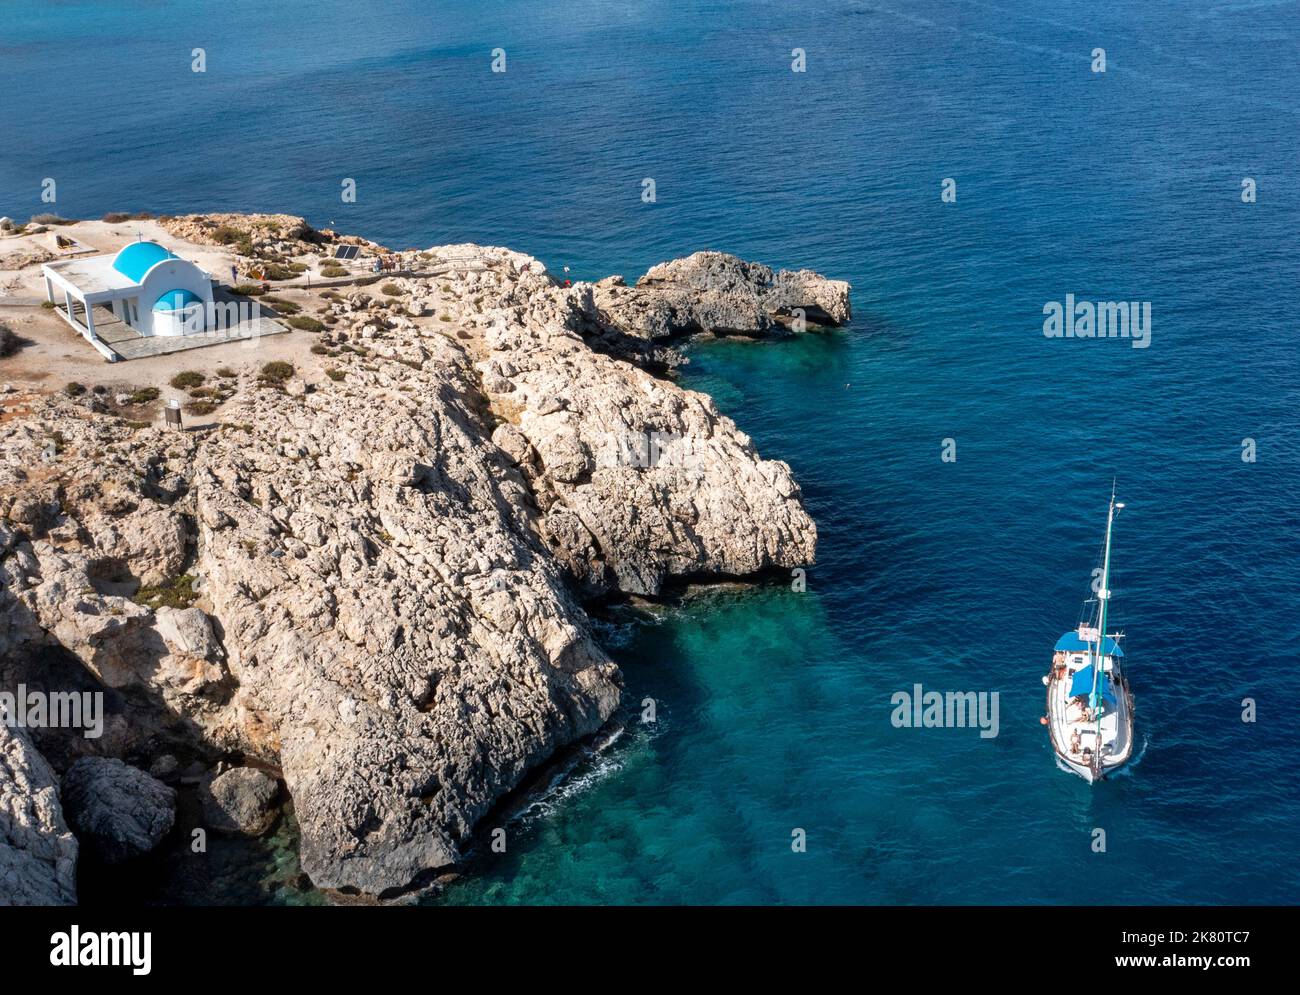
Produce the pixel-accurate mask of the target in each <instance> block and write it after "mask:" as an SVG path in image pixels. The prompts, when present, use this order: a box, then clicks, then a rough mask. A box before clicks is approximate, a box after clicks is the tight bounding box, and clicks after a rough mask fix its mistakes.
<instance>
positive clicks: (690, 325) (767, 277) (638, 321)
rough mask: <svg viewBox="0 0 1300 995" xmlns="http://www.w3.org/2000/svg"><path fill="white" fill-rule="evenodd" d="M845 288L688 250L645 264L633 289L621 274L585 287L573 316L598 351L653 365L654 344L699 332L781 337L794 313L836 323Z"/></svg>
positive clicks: (806, 273)
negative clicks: (685, 253)
mask: <svg viewBox="0 0 1300 995" xmlns="http://www.w3.org/2000/svg"><path fill="white" fill-rule="evenodd" d="M850 289H851V288H850V287H849V285H848V284H847V283H845V282H844V281H843V280H828V279H827V278H825V277H823V276H822V275H821V274H819V273H814V272H812V271H811V270H798V271H790V270H781V271H779V272H777V271H774V270H772V269H771V267H768V266H764V265H762V264H761V263H751V262H746V261H745V260H743V259H740V258H738V257H736V256H732V255H728V254H727V253H724V252H696V253H694V254H693V255H690V256H686V257H684V258H682V259H674V260H671V261H670V262H666V263H660V264H659V265H658V266H653V267H651V268H650V269H649V270H647V271H646V274H645V275H644V276H643V277H641V279H639V280H638V281H637V282H636V286H635V287H628V286H627V285H626V284H625V283H624V282H623V280H622V278H621V277H614V278H609V279H606V280H602V281H600V282H598V283H596V284H593V285H591V287H590V288H589V289H588V290H587V291H585V293H586V294H588V295H589V296H586V297H584V298H583V299H582V301H581V303H580V306H579V311H580V312H581V313H582V315H583V319H584V320H583V323H582V326H581V327H582V330H583V331H584V333H585V334H587V335H588V336H589V337H591V338H593V339H594V340H596V341H598V342H599V343H600V344H601V345H602V346H603V347H604V348H605V350H606V351H608V352H611V353H613V354H614V355H620V356H631V357H632V358H635V359H641V360H647V359H649V360H661V359H663V358H664V357H665V350H663V349H656V347H655V343H663V342H667V341H670V340H672V339H674V338H677V337H679V336H682V335H691V334H696V333H700V332H708V333H711V334H715V335H748V336H762V335H769V334H772V333H773V332H782V333H784V331H785V330H786V328H787V327H788V326H790V325H791V324H792V323H793V321H792V319H793V318H794V317H795V316H796V315H797V313H798V312H802V316H803V317H804V318H805V319H806V321H807V322H809V323H812V324H817V325H842V324H844V323H845V322H846V321H848V320H849V319H850V317H852V309H851V307H850V304H849V290H850ZM670 364H671V360H670Z"/></svg>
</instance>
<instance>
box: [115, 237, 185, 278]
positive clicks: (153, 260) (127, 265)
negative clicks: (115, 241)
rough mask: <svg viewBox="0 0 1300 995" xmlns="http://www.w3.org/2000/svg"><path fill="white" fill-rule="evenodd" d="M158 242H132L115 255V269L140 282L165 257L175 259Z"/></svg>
mask: <svg viewBox="0 0 1300 995" xmlns="http://www.w3.org/2000/svg"><path fill="white" fill-rule="evenodd" d="M175 258H176V257H175V256H173V255H172V254H171V253H170V252H168V251H167V250H166V249H164V248H163V247H162V246H161V245H159V244H158V243H157V242H132V243H131V244H130V245H124V246H123V247H122V249H121V251H119V252H118V254H117V255H116V256H114V257H113V269H115V270H117V271H118V272H119V273H121V274H122V275H123V276H124V277H126V278H127V279H128V280H132V281H134V282H136V283H139V282H140V281H141V280H143V279H144V275H145V274H146V273H148V272H149V270H151V269H152V268H153V267H154V266H155V265H157V264H158V263H160V262H162V261H163V260H164V259H175Z"/></svg>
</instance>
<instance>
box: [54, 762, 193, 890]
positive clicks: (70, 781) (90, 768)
mask: <svg viewBox="0 0 1300 995" xmlns="http://www.w3.org/2000/svg"><path fill="white" fill-rule="evenodd" d="M62 794H63V804H64V808H65V809H66V811H67V813H68V822H69V824H70V825H71V826H72V829H73V832H75V833H76V834H77V838H78V839H79V840H80V841H81V843H82V844H83V845H84V846H85V847H86V848H87V849H88V850H90V851H91V852H93V853H95V854H96V855H97V856H98V857H99V858H100V859H101V860H103V861H104V862H105V863H108V864H118V863H121V862H122V861H124V860H130V859H132V858H133V857H139V856H141V855H143V854H146V853H149V852H150V851H151V850H153V849H154V848H155V847H156V846H157V845H158V844H159V843H160V842H161V841H162V838H163V837H164V836H166V835H167V833H168V832H170V831H171V828H172V823H173V822H174V821H175V820H176V792H175V791H173V790H172V789H171V788H169V787H167V785H165V784H163V783H162V782H161V781H158V780H157V779H155V778H153V777H150V776H149V775H148V774H146V773H145V772H144V771H142V770H140V769H139V768H137V767H130V766H128V765H127V764H124V763H123V762H122V761H121V760H117V759H112V758H104V757H82V758H81V759H80V760H78V761H77V762H76V763H75V764H73V765H72V766H71V767H70V768H69V769H68V772H67V773H66V774H64V775H63V785H62Z"/></svg>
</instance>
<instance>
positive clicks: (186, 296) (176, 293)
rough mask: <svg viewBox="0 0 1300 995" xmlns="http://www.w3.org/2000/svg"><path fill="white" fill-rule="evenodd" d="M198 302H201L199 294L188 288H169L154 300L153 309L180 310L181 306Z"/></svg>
mask: <svg viewBox="0 0 1300 995" xmlns="http://www.w3.org/2000/svg"><path fill="white" fill-rule="evenodd" d="M198 303H200V301H199V296H198V294H194V293H191V292H190V291H188V290H169V291H167V293H165V294H163V295H162V296H161V297H159V298H158V300H157V301H155V302H154V306H153V309H154V310H155V311H179V310H180V309H181V308H184V307H189V306H190V305H191V304H198Z"/></svg>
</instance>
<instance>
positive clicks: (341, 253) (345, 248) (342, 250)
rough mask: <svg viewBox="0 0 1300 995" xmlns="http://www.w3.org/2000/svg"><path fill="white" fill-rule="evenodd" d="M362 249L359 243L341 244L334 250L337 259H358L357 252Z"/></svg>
mask: <svg viewBox="0 0 1300 995" xmlns="http://www.w3.org/2000/svg"><path fill="white" fill-rule="evenodd" d="M360 251H361V246H359V245H340V246H339V247H338V248H337V249H335V250H334V258H335V259H356V258H357V253H358V252H360Z"/></svg>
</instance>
